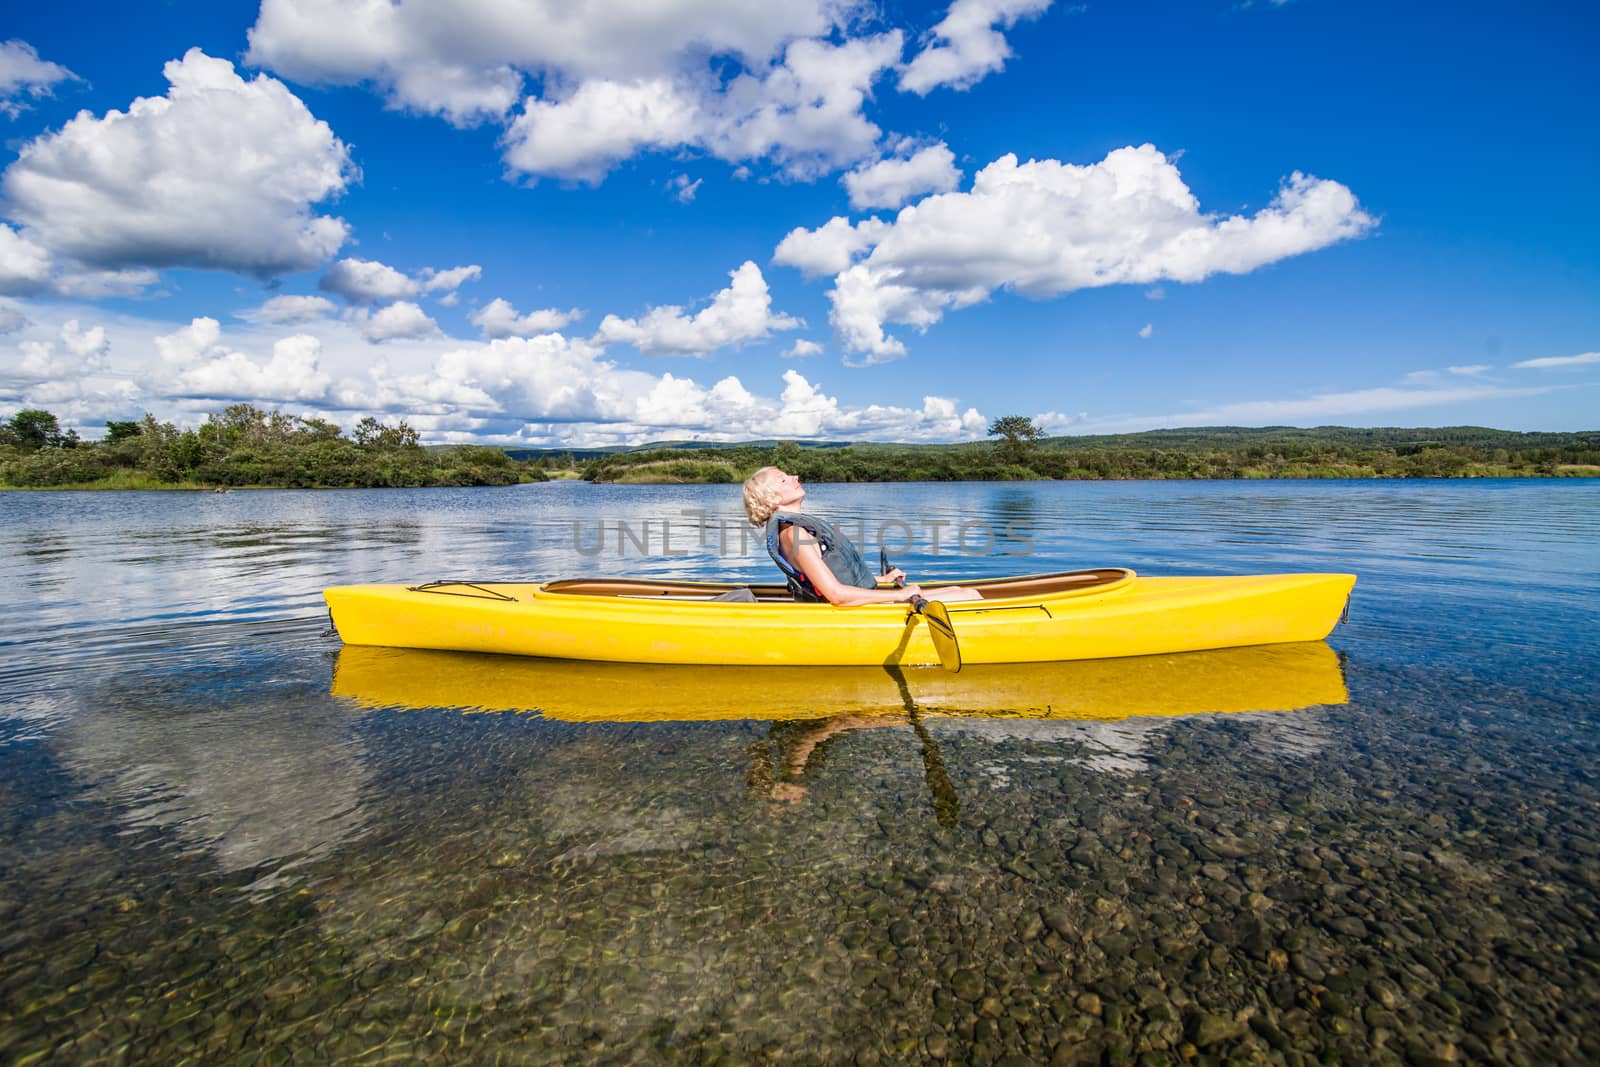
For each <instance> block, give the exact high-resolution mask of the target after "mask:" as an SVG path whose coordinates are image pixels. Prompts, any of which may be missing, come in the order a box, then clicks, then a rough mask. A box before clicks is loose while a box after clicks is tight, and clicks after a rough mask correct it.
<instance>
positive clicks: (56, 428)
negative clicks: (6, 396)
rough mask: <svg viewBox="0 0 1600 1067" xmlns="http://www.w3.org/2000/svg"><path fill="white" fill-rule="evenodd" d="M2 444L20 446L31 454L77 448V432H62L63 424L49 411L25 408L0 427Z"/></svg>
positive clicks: (0, 441)
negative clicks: (48, 450)
mask: <svg viewBox="0 0 1600 1067" xmlns="http://www.w3.org/2000/svg"><path fill="white" fill-rule="evenodd" d="M0 443H5V444H13V445H18V446H20V447H22V448H25V449H27V450H28V451H30V452H33V451H36V450H38V449H41V448H76V447H77V446H78V434H77V431H75V430H68V431H66V432H65V433H62V432H61V424H60V423H58V422H57V421H56V417H55V416H54V415H52V414H50V412H48V411H43V410H40V409H39V408H24V409H23V410H21V411H19V412H17V413H16V414H15V415H13V416H11V421H9V422H7V423H6V424H5V426H3V427H0Z"/></svg>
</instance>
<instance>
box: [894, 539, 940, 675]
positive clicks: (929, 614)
mask: <svg viewBox="0 0 1600 1067" xmlns="http://www.w3.org/2000/svg"><path fill="white" fill-rule="evenodd" d="M878 573H879V574H888V573H889V552H888V550H887V549H885V548H884V547H883V546H882V545H879V546H878ZM894 584H895V587H896V588H899V587H900V586H902V585H905V584H906V583H905V579H903V578H902V579H900V580H899V581H897V582H895V583H894ZM911 610H912V611H914V612H916V613H917V614H918V615H921V616H922V617H923V618H924V619H926V620H927V622H928V636H929V637H931V638H933V648H934V651H936V652H938V653H939V666H941V667H943V668H944V669H945V670H947V671H949V672H950V673H951V674H959V673H960V671H961V643H960V642H959V641H957V640H956V628H955V627H954V626H952V625H951V624H950V612H949V611H947V610H945V606H944V605H943V604H941V603H939V602H938V601H937V600H929V599H927V598H926V597H920V596H914V597H912V598H911Z"/></svg>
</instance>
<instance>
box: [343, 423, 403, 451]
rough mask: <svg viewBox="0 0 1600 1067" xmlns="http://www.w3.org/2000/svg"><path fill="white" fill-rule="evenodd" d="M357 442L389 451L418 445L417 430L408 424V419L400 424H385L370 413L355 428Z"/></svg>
mask: <svg viewBox="0 0 1600 1067" xmlns="http://www.w3.org/2000/svg"><path fill="white" fill-rule="evenodd" d="M354 433H355V439H356V444H358V445H361V446H362V447H363V448H376V449H381V450H382V451H385V452H388V451H393V450H397V449H402V448H415V447H417V443H418V437H417V431H415V430H413V429H412V428H411V427H410V426H408V425H406V420H405V419H401V420H400V424H399V425H398V426H385V425H384V424H383V423H381V422H379V421H378V420H377V419H375V418H373V417H372V416H371V415H368V416H367V417H366V418H364V419H362V420H361V421H360V422H358V423H356V428H355V431H354Z"/></svg>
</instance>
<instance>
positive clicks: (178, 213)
mask: <svg viewBox="0 0 1600 1067" xmlns="http://www.w3.org/2000/svg"><path fill="white" fill-rule="evenodd" d="M164 73H165V75H166V78H167V80H168V82H169V83H170V84H171V88H170V89H169V91H168V93H167V95H166V96H162V97H141V98H139V99H136V100H135V101H133V103H132V104H131V105H129V107H128V110H127V111H126V112H122V111H115V110H113V111H108V112H107V113H106V114H105V115H104V116H100V117H96V116H95V115H92V114H90V113H89V112H87V111H85V112H81V113H79V115H78V116H77V117H76V118H74V119H72V120H71V121H70V122H68V123H67V124H66V125H65V126H63V127H62V128H61V129H60V130H59V131H58V132H55V133H47V134H44V135H41V136H40V137H38V138H35V139H34V140H32V141H30V142H28V143H27V144H25V145H23V146H22V148H21V150H20V152H19V155H18V158H17V160H16V161H15V162H14V163H12V164H11V165H10V166H9V167H7V168H6V171H5V173H4V176H3V177H0V188H3V190H4V194H5V199H6V205H7V211H8V213H9V214H10V216H11V218H12V219H13V220H14V221H16V222H18V223H21V228H22V235H23V236H24V237H25V238H26V239H27V240H29V241H31V242H33V243H35V244H36V245H37V246H39V247H42V248H44V249H47V250H48V251H49V252H50V253H51V254H52V255H53V256H54V257H55V258H57V259H65V260H69V261H71V262H72V263H73V264H75V265H76V266H77V267H78V268H81V269H82V270H83V271H86V272H88V273H89V274H90V275H91V278H90V282H89V284H91V285H92V284H94V283H95V282H94V278H93V277H92V276H93V275H94V273H95V272H101V274H100V283H101V284H111V283H112V282H114V281H115V279H116V275H117V272H123V273H122V280H123V282H124V283H126V282H128V281H131V280H136V279H138V278H139V277H140V276H141V275H139V273H138V272H141V271H145V272H147V271H150V270H158V269H161V268H165V267H193V268H200V269H212V270H225V271H233V272H236V273H240V274H247V275H252V276H257V277H267V276H271V275H275V274H280V273H285V272H290V271H298V270H306V269H309V268H311V267H314V266H316V265H318V264H319V263H322V262H323V261H324V260H326V259H327V258H328V257H330V256H331V255H332V254H333V253H334V252H336V251H337V250H338V248H339V246H340V245H342V244H343V243H344V241H345V239H346V237H347V235H348V232H349V227H348V226H347V225H346V224H345V222H344V221H343V220H342V219H338V218H333V217H330V216H326V215H318V214H316V213H315V212H314V211H313V210H312V205H314V204H317V203H320V202H322V201H324V200H327V199H329V198H331V197H334V196H337V195H338V194H339V193H340V192H342V191H343V190H344V189H345V187H346V185H347V184H348V183H349V182H350V181H351V179H352V178H353V177H354V176H355V173H356V172H355V168H354V167H353V165H352V164H351V162H350V156H349V151H348V149H347V147H346V146H345V145H344V143H343V142H341V141H340V140H339V139H338V138H337V137H335V136H334V134H333V131H332V130H331V129H330V128H329V127H328V124H327V123H325V122H322V121H319V120H318V119H317V118H315V117H314V116H313V115H312V114H311V112H310V111H309V110H307V108H306V106H305V104H303V103H302V102H301V101H300V99H299V98H298V97H296V96H295V95H294V94H293V93H291V92H290V91H289V90H288V89H287V88H286V87H285V86H284V85H283V83H281V82H279V81H276V80H275V79H273V78H269V77H266V76H265V75H261V76H258V77H256V78H254V79H252V80H250V81H245V80H244V79H242V78H240V77H239V75H238V74H236V73H235V72H234V68H233V65H232V64H231V63H229V62H227V61H226V60H222V59H214V58H212V57H211V56H208V55H206V54H205V53H204V52H201V51H200V50H199V49H190V50H189V51H188V52H187V53H186V54H185V55H184V57H183V58H182V59H178V60H173V61H171V62H169V63H167V65H166V67H165V68H164ZM107 272H109V278H108V276H107ZM128 272H132V273H131V274H130V273H128ZM58 288H61V286H58Z"/></svg>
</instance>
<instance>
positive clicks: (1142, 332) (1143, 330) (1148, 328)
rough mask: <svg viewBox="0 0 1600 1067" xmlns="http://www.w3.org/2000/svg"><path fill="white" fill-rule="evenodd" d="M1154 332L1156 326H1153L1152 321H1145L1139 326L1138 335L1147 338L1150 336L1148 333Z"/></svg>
mask: <svg viewBox="0 0 1600 1067" xmlns="http://www.w3.org/2000/svg"><path fill="white" fill-rule="evenodd" d="M1155 332H1156V328H1155V325H1154V324H1153V323H1148V322H1147V323H1145V324H1144V325H1143V326H1141V327H1139V336H1140V337H1143V338H1146V339H1148V338H1149V337H1150V335H1151V334H1153V333H1155Z"/></svg>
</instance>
